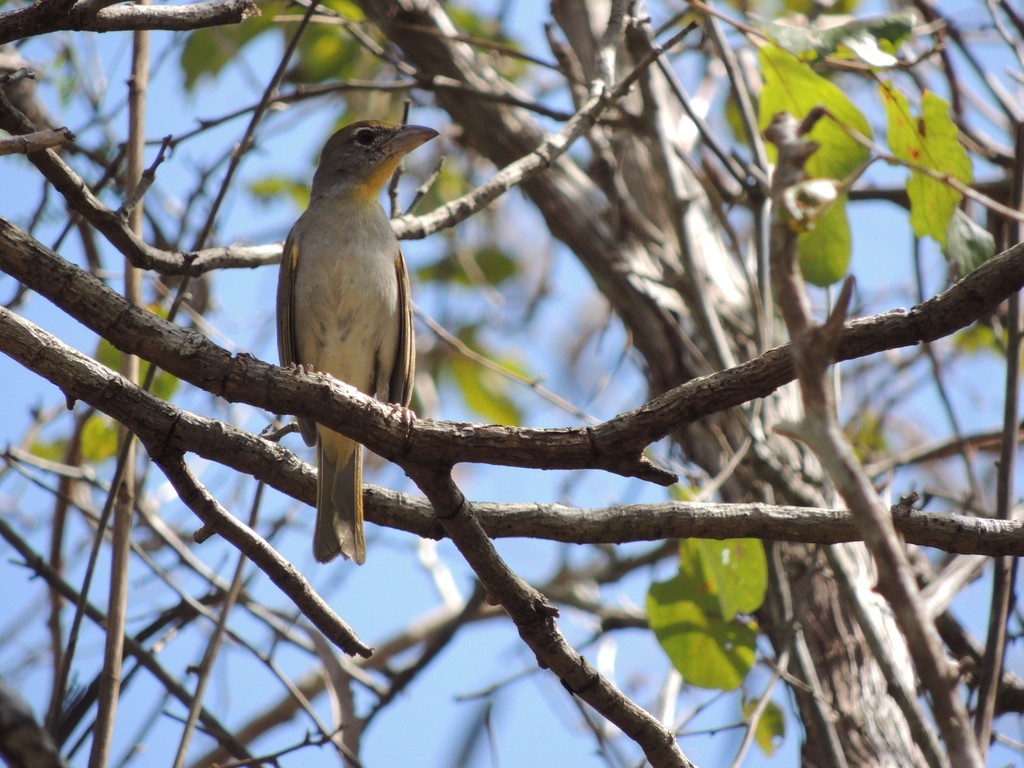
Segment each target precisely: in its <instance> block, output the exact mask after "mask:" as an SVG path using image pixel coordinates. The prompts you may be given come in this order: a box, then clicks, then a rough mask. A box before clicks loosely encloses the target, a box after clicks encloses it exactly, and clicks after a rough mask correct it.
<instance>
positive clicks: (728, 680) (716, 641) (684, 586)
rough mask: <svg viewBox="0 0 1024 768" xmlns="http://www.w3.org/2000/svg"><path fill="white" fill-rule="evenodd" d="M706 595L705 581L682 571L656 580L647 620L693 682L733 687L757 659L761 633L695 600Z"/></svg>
mask: <svg viewBox="0 0 1024 768" xmlns="http://www.w3.org/2000/svg"><path fill="white" fill-rule="evenodd" d="M701 594H702V593H701V591H700V585H699V584H695V583H694V581H693V580H692V578H690V577H689V576H688V575H687V574H684V573H682V572H680V573H679V574H678V575H677V576H676V577H675V578H673V579H670V580H669V581H664V582H655V583H654V584H651V587H650V590H649V591H648V593H647V619H648V622H649V623H650V627H651V629H652V630H653V631H654V636H655V637H656V638H657V639H658V642H659V643H660V645H661V647H662V648H663V649H664V651H665V653H666V654H667V655H668V657H669V659H670V660H671V661H672V664H673V666H675V668H676V669H677V670H679V673H680V674H681V675H682V676H683V679H684V680H686V682H687V683H689V684H691V685H696V686H699V687H701V688H711V689H716V690H724V691H731V690H733V689H735V688H737V687H738V686H739V685H740V683H742V682H743V679H744V678H745V677H746V676H747V673H748V672H749V671H750V668H751V667H752V666H753V664H754V643H755V640H756V638H757V633H756V631H755V629H754V627H753V626H751V625H749V624H745V623H741V622H739V621H735V620H732V621H724V620H723V619H722V618H721V617H720V616H717V615H715V613H714V612H713V611H708V610H706V608H705V606H703V605H701V604H700V602H698V600H696V599H694V597H695V596H696V597H698V599H699V596H700V595H701ZM705 599H706V596H705Z"/></svg>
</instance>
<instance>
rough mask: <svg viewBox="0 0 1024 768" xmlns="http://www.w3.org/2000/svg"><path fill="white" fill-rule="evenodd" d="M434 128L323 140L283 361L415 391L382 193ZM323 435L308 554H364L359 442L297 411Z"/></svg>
mask: <svg viewBox="0 0 1024 768" xmlns="http://www.w3.org/2000/svg"><path fill="white" fill-rule="evenodd" d="M435 136H437V131H435V130H434V129H432V128H424V127H423V126H419V125H397V124H395V123H386V122H379V121H372V120H368V121H362V122H358V123H353V124H351V125H349V126H346V127H345V128H342V129H341V130H340V131H338V132H337V133H335V134H334V135H333V136H331V138H330V139H328V141H327V144H326V145H325V146H324V149H323V152H322V153H321V154H320V165H319V167H318V168H317V170H316V173H315V174H314V175H313V186H312V189H311V190H310V196H309V207H308V208H307V209H306V212H305V213H304V214H302V216H301V217H300V218H299V220H298V221H297V222H296V223H295V226H294V227H292V230H291V232H290V233H289V234H288V239H287V240H286V241H285V244H284V255H283V257H282V259H281V272H280V276H279V279H278V284H277V346H278V351H279V352H280V355H281V364H282V365H293V364H298V365H302V366H304V367H306V368H311V369H313V370H316V371H322V372H324V373H329V374H331V375H332V376H334V377H335V378H337V379H340V380H341V381H344V382H346V383H348V384H351V385H352V386H354V387H356V388H357V389H358V390H360V391H361V392H365V393H366V394H368V395H372V396H373V397H376V398H377V399H378V400H382V401H384V402H389V403H397V404H400V405H402V406H408V405H409V400H410V398H411V397H412V381H413V368H414V364H415V356H414V355H415V353H414V349H413V327H412V305H411V303H410V300H409V275H408V273H407V271H406V268H405V260H404V259H403V258H402V251H401V249H400V248H399V245H398V239H397V238H396V237H395V233H394V231H393V230H392V229H391V222H390V221H389V220H388V216H387V214H386V213H385V212H384V209H383V208H382V207H381V205H380V200H379V197H380V191H381V189H382V188H383V186H384V184H385V183H387V181H388V180H389V179H390V178H391V175H392V174H393V173H394V171H395V168H396V167H397V166H398V163H399V162H400V161H401V159H402V157H404V156H405V155H406V154H407V153H408V152H410V151H412V150H413V149H415V148H416V147H418V146H420V145H421V144H423V143H424V142H427V141H430V139H432V138H434V137H435ZM298 421H299V431H300V432H301V433H302V437H303V439H304V440H305V441H306V444H307V445H313V444H314V443H316V458H317V468H318V472H317V498H316V532H315V534H314V537H313V555H314V556H315V557H316V559H317V560H318V561H320V562H322V563H325V562H327V561H329V560H332V559H334V558H335V557H337V556H338V555H339V554H343V555H345V556H346V557H348V558H351V559H352V560H354V561H355V562H357V563H362V562H363V561H364V560H366V541H365V539H364V536H363V489H362V486H363V452H362V447H361V446H360V445H359V444H358V443H356V442H354V441H353V440H350V439H349V438H347V437H345V436H343V435H340V434H338V433H337V432H332V431H331V430H329V429H325V428H324V427H322V426H320V425H318V424H316V423H314V422H313V421H311V420H310V419H299V420H298Z"/></svg>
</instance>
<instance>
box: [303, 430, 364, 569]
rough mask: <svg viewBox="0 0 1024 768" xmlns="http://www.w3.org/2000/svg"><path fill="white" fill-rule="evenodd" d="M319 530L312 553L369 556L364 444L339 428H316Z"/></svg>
mask: <svg viewBox="0 0 1024 768" xmlns="http://www.w3.org/2000/svg"><path fill="white" fill-rule="evenodd" d="M317 437H318V439H317V444H316V465H317V475H318V478H317V496H316V530H315V532H314V534H313V557H315V558H316V559H317V561H318V562H321V563H326V562H328V561H329V560H333V559H334V558H335V557H337V556H338V555H339V554H341V555H344V556H345V557H347V558H349V559H350V560H354V561H355V562H356V564H357V565H362V564H363V562H364V561H365V560H366V539H365V538H364V536H363V448H362V446H361V445H359V444H358V443H356V442H355V441H353V440H349V439H348V438H347V437H345V436H343V435H339V434H338V433H337V432H332V431H330V430H327V429H324V428H322V427H321V428H319V429H318V430H317Z"/></svg>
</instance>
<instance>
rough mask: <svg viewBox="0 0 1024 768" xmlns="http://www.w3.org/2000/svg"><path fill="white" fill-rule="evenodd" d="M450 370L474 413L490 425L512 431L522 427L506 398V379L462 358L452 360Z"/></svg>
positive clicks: (513, 404) (520, 416)
mask: <svg viewBox="0 0 1024 768" xmlns="http://www.w3.org/2000/svg"><path fill="white" fill-rule="evenodd" d="M503 364H504V363H503ZM450 370H451V374H452V377H453V378H454V379H455V382H456V384H458V386H459V389H460V390H461V391H462V397H463V399H465V401H466V405H467V406H469V408H470V409H471V410H473V412H474V413H477V414H479V415H480V416H482V417H483V418H484V419H487V420H488V421H490V422H491V423H493V424H502V425H505V426H512V427H515V426H519V425H520V424H521V423H522V418H523V416H522V413H520V411H519V407H518V406H517V405H516V404H515V403H514V402H513V401H512V398H510V397H509V396H508V395H507V394H506V390H507V389H508V385H509V380H508V379H507V378H505V377H504V376H502V375H501V374H499V373H497V372H496V371H491V370H488V369H487V368H484V367H483V366H481V365H480V364H479V363H476V362H474V361H472V360H470V359H469V358H466V357H463V356H461V355H457V356H455V357H453V358H452V361H451V368H450Z"/></svg>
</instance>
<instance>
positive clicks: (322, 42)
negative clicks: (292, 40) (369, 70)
mask: <svg viewBox="0 0 1024 768" xmlns="http://www.w3.org/2000/svg"><path fill="white" fill-rule="evenodd" d="M361 51H362V48H361V46H360V45H359V43H357V42H356V41H355V40H353V39H352V38H351V37H350V36H349V35H348V34H346V33H345V32H344V31H343V30H342V29H341V28H339V27H336V26H333V25H329V24H310V25H309V26H308V27H307V28H306V32H305V34H303V36H302V39H301V40H300V41H299V47H298V50H297V53H296V64H295V67H294V68H293V69H292V70H291V71H290V72H289V73H288V80H289V81H290V82H296V83H320V82H323V81H325V80H347V79H350V78H352V77H353V76H354V75H355V72H356V66H357V65H358V63H359V61H360V55H361Z"/></svg>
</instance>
